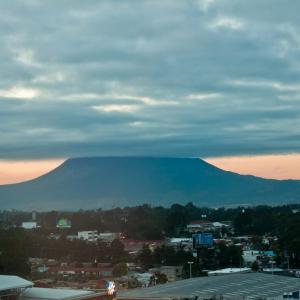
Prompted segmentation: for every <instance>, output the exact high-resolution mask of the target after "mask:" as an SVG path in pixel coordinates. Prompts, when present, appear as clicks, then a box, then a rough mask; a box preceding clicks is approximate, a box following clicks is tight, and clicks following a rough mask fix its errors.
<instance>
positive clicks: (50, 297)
mask: <svg viewBox="0 0 300 300" xmlns="http://www.w3.org/2000/svg"><path fill="white" fill-rule="evenodd" d="M113 293H115V291H113ZM108 295H109V291H108V289H107V288H104V289H102V290H101V291H99V292H94V291H86V290H71V289H51V288H37V287H33V283H32V282H30V281H28V280H25V279H23V278H21V277H18V276H9V275H0V298H1V300H42V299H43V300H45V299H47V300H102V299H107V298H108V297H107V296H108ZM110 299H112V296H111V297H110Z"/></svg>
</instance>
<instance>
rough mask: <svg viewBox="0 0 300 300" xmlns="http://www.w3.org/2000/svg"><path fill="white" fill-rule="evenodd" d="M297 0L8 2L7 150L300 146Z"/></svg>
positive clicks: (196, 150) (226, 151)
mask: <svg viewBox="0 0 300 300" xmlns="http://www.w3.org/2000/svg"><path fill="white" fill-rule="evenodd" d="M299 9H300V4H298V2H296V1H284V2H283V1H274V0H272V1H268V0H266V1H263V2H262V1H259V0H254V1H248V2H242V1H238V0H230V1H229V0H226V1H225V0H199V1H196V0H195V1H188V0H187V1H179V0H178V1H174V0H172V1H171V0H170V1H137V0H131V1H72V2H70V1H34V0H31V1H26V2H25V1H8V0H7V1H1V3H0V37H1V41H2V47H1V48H0V60H1V68H0V75H1V76H0V118H1V122H0V133H1V139H0V157H1V158H33V157H69V156H85V155H164V156H168V155H172V156H218V155H239V154H258V153H276V152H277V153H279V152H297V151H300V142H298V141H299V135H300V130H299V129H298V128H300V118H299V114H300V71H299V70H300V63H299V58H300V30H299V28H300V26H299V25H300V21H299V18H298V11H299Z"/></svg>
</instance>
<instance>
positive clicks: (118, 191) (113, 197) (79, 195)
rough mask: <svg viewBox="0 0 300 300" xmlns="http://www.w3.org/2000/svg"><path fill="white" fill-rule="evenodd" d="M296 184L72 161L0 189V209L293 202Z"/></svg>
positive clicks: (211, 170) (150, 162) (170, 161)
mask: <svg viewBox="0 0 300 300" xmlns="http://www.w3.org/2000/svg"><path fill="white" fill-rule="evenodd" d="M299 200H300V181H296V180H271V179H262V178H258V177H254V176H244V175H239V174H235V173H232V172H227V171H224V170H221V169H219V168H216V167H215V166H213V165H211V164H208V163H206V162H205V161H203V160H201V159H196V158H151V157H95V158H74V159H69V160H67V161H65V162H64V163H63V164H62V165H61V166H59V167H58V168H56V169H55V170H53V171H51V172H49V173H47V174H45V175H43V176H41V177H39V178H36V179H34V180H31V181H27V182H23V183H18V184H10V185H2V186H0V207H1V209H11V208H14V209H24V210H32V209H37V210H52V209H53V210H58V209H66V210H77V209H81V208H82V209H90V208H104V209H107V208H112V207H118V206H119V207H124V206H134V205H138V204H143V203H149V204H151V205H163V206H169V205H171V204H173V203H181V204H186V203H187V202H193V203H194V204H195V205H199V206H210V207H212V206H223V205H224V206H229V205H239V204H241V205H256V204H284V203H293V202H299Z"/></svg>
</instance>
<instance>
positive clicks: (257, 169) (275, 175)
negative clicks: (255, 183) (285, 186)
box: [205, 153, 300, 179]
mask: <svg viewBox="0 0 300 300" xmlns="http://www.w3.org/2000/svg"><path fill="white" fill-rule="evenodd" d="M205 161H207V162H208V163H210V164H213V165H215V166H216V167H218V168H221V169H223V170H226V171H232V172H235V173H239V174H243V175H254V176H258V177H263V178H270V179H271V178H272V179H300V154H298V153H297V154H282V155H257V156H232V157H208V158H206V159H205Z"/></svg>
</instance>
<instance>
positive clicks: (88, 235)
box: [77, 230, 98, 242]
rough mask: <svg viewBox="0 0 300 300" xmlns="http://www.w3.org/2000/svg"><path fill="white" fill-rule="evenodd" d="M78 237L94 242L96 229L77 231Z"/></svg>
mask: <svg viewBox="0 0 300 300" xmlns="http://www.w3.org/2000/svg"><path fill="white" fill-rule="evenodd" d="M77 236H78V239H81V240H84V241H88V242H96V241H97V240H98V231H97V230H87V231H78V234H77Z"/></svg>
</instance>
